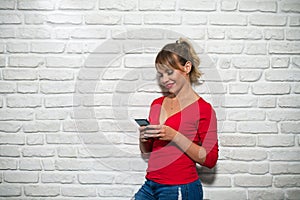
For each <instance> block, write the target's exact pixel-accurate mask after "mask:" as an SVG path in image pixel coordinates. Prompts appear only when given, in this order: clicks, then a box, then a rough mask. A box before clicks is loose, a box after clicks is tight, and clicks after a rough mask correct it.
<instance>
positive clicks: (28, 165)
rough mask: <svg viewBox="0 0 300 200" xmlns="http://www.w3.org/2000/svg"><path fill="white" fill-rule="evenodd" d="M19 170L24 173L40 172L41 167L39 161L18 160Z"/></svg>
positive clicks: (31, 159)
mask: <svg viewBox="0 0 300 200" xmlns="http://www.w3.org/2000/svg"><path fill="white" fill-rule="evenodd" d="M19 169H20V170H24V171H41V170H42V165H41V161H40V159H35V158H30V159H28V158H25V159H20V160H19Z"/></svg>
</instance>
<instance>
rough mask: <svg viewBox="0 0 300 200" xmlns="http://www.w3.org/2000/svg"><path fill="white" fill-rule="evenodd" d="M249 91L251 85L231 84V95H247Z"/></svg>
mask: <svg viewBox="0 0 300 200" xmlns="http://www.w3.org/2000/svg"><path fill="white" fill-rule="evenodd" d="M248 91H249V85H248V84H242V83H239V84H236V83H233V84H229V93H230V94H247V93H248Z"/></svg>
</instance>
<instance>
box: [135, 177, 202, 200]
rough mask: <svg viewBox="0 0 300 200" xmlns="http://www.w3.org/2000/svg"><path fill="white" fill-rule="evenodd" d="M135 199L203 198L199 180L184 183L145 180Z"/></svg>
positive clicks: (190, 199) (188, 199)
mask: <svg viewBox="0 0 300 200" xmlns="http://www.w3.org/2000/svg"><path fill="white" fill-rule="evenodd" d="M134 199H135V200H203V190H202V184H201V182H200V180H197V181H194V182H192V183H189V184H184V185H163V184H159V183H155V182H153V181H150V180H147V181H146V182H145V183H144V185H143V186H142V187H141V189H140V190H139V191H138V192H137V193H136V194H135V196H134Z"/></svg>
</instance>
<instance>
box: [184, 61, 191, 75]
mask: <svg viewBox="0 0 300 200" xmlns="http://www.w3.org/2000/svg"><path fill="white" fill-rule="evenodd" d="M183 70H184V72H185V73H187V74H189V73H190V71H191V70H192V62H191V61H187V62H186V63H185V64H184V66H183Z"/></svg>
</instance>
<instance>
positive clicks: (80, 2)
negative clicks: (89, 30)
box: [58, 0, 96, 10]
mask: <svg viewBox="0 0 300 200" xmlns="http://www.w3.org/2000/svg"><path fill="white" fill-rule="evenodd" d="M95 3H96V1H95V0H62V1H60V2H59V4H58V8H59V9H62V10H91V9H94V8H95Z"/></svg>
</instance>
